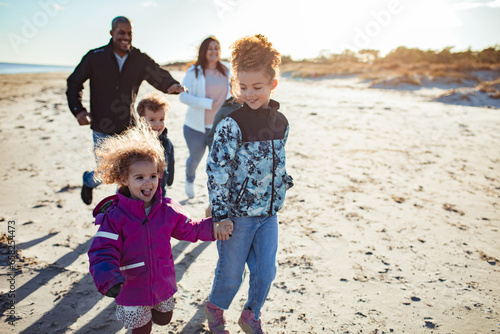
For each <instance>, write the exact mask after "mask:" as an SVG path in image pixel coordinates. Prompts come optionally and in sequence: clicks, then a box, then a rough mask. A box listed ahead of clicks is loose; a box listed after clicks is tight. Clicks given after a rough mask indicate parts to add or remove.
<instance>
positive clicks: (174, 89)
mask: <svg viewBox="0 0 500 334" xmlns="http://www.w3.org/2000/svg"><path fill="white" fill-rule="evenodd" d="M184 90H185V89H184V86H181V85H179V84H175V85H172V86H170V87H168V90H167V93H168V94H180V93H182V92H183V91H184Z"/></svg>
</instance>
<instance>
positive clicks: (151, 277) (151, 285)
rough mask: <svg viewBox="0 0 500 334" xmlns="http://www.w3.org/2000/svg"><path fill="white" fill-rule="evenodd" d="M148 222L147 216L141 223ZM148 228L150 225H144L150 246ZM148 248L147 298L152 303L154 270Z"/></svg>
mask: <svg viewBox="0 0 500 334" xmlns="http://www.w3.org/2000/svg"><path fill="white" fill-rule="evenodd" d="M147 221H148V216H146V218H145V219H144V222H143V223H142V224H143V225H144V224H145V223H146V222H147ZM149 226H150V224H146V232H147V233H146V234H147V236H148V245H151V231H150V230H149ZM147 248H148V255H149V266H150V270H149V287H150V296H149V298H150V299H149V300H150V302H151V303H152V302H153V275H154V273H153V270H154V264H153V258H152V254H151V248H150V247H147Z"/></svg>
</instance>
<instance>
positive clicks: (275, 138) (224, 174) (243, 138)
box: [207, 100, 293, 222]
mask: <svg viewBox="0 0 500 334" xmlns="http://www.w3.org/2000/svg"><path fill="white" fill-rule="evenodd" d="M269 106H270V108H268V109H258V110H252V109H251V108H250V107H249V106H248V105H246V104H245V105H243V107H241V108H239V109H237V110H235V111H234V112H232V113H231V114H230V115H229V116H228V117H226V118H225V119H223V120H222V121H221V122H220V123H219V124H218V125H217V129H216V133H215V136H214V141H213V145H212V150H211V151H210V154H209V156H208V159H207V174H208V192H209V196H210V204H211V206H212V216H213V220H214V222H219V221H223V220H225V219H226V218H228V217H249V216H272V215H274V214H276V213H277V212H278V211H279V210H280V209H281V207H282V206H283V202H284V200H285V192H286V190H288V189H289V188H291V187H292V186H293V180H292V177H291V176H289V175H288V174H287V173H286V166H285V165H286V163H285V162H286V157H285V143H286V140H287V137H288V131H289V126H288V121H287V119H286V117H285V116H284V115H283V114H282V113H280V112H279V111H278V109H279V106H280V105H279V103H278V102H276V101H274V100H271V101H270V102H269Z"/></svg>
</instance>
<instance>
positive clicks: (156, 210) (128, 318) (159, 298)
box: [88, 121, 229, 334]
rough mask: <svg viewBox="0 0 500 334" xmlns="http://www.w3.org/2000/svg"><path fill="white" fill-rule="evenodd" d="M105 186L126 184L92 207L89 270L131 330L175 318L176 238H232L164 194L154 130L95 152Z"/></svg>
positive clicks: (135, 131)
mask: <svg viewBox="0 0 500 334" xmlns="http://www.w3.org/2000/svg"><path fill="white" fill-rule="evenodd" d="M96 154H97V156H98V158H99V165H98V173H99V174H100V176H101V177H102V180H103V182H104V183H108V184H110V183H118V184H119V185H120V189H119V191H118V193H117V194H116V195H113V196H110V197H108V198H106V199H104V200H103V201H101V203H100V204H99V205H98V206H97V207H96V208H95V209H94V216H95V217H96V225H100V226H99V231H98V232H97V234H96V235H95V238H94V240H93V242H92V245H91V247H90V250H89V252H88V255H89V261H90V273H91V274H92V277H93V278H94V281H95V284H96V286H97V289H98V290H99V292H101V293H102V294H104V295H106V296H108V297H113V298H115V301H116V303H117V304H118V305H117V308H116V316H117V318H118V319H119V320H120V321H122V322H123V323H124V325H125V328H132V333H134V334H137V333H150V332H151V327H152V322H155V323H156V324H159V325H166V324H168V323H169V322H170V320H171V318H172V310H173V308H174V299H173V295H174V293H175V292H176V291H177V287H176V282H175V271H174V262H173V258H172V249H171V246H170V238H171V237H174V238H176V239H179V240H188V241H191V242H195V241H197V240H214V239H215V238H214V234H215V236H216V237H217V238H220V239H221V240H224V239H228V238H229V237H228V235H227V233H225V229H224V228H223V226H220V230H218V229H217V230H216V229H214V230H212V228H213V223H212V219H211V218H208V219H202V220H201V221H193V220H191V219H190V218H189V215H188V213H187V212H186V211H185V210H184V209H183V208H182V207H181V205H180V204H179V203H177V202H175V201H174V200H172V199H169V198H165V197H163V196H161V191H160V190H159V187H158V181H159V176H161V175H162V173H163V171H164V170H165V156H164V153H163V148H162V146H161V144H160V142H159V141H158V138H157V136H156V133H155V132H154V130H152V129H151V128H150V127H149V126H148V125H147V124H146V123H144V121H141V122H140V127H136V128H132V129H129V130H127V131H126V132H125V133H123V134H122V135H120V136H115V137H110V138H108V139H106V140H105V141H104V142H103V143H102V146H101V147H100V148H99V149H98V151H97V152H96Z"/></svg>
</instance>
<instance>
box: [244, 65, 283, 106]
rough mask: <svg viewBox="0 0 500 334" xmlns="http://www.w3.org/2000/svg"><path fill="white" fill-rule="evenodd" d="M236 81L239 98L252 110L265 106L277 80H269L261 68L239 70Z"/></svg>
mask: <svg viewBox="0 0 500 334" xmlns="http://www.w3.org/2000/svg"><path fill="white" fill-rule="evenodd" d="M238 81H239V84H240V94H241V98H242V99H243V101H244V102H245V103H246V104H247V105H248V106H249V107H250V108H252V109H253V110H257V109H259V108H267V106H268V104H269V100H270V99H271V94H272V92H273V90H274V89H275V88H276V86H277V85H278V80H277V79H272V80H270V79H269V76H267V75H266V74H265V73H264V71H263V70H259V71H239V72H238Z"/></svg>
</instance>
